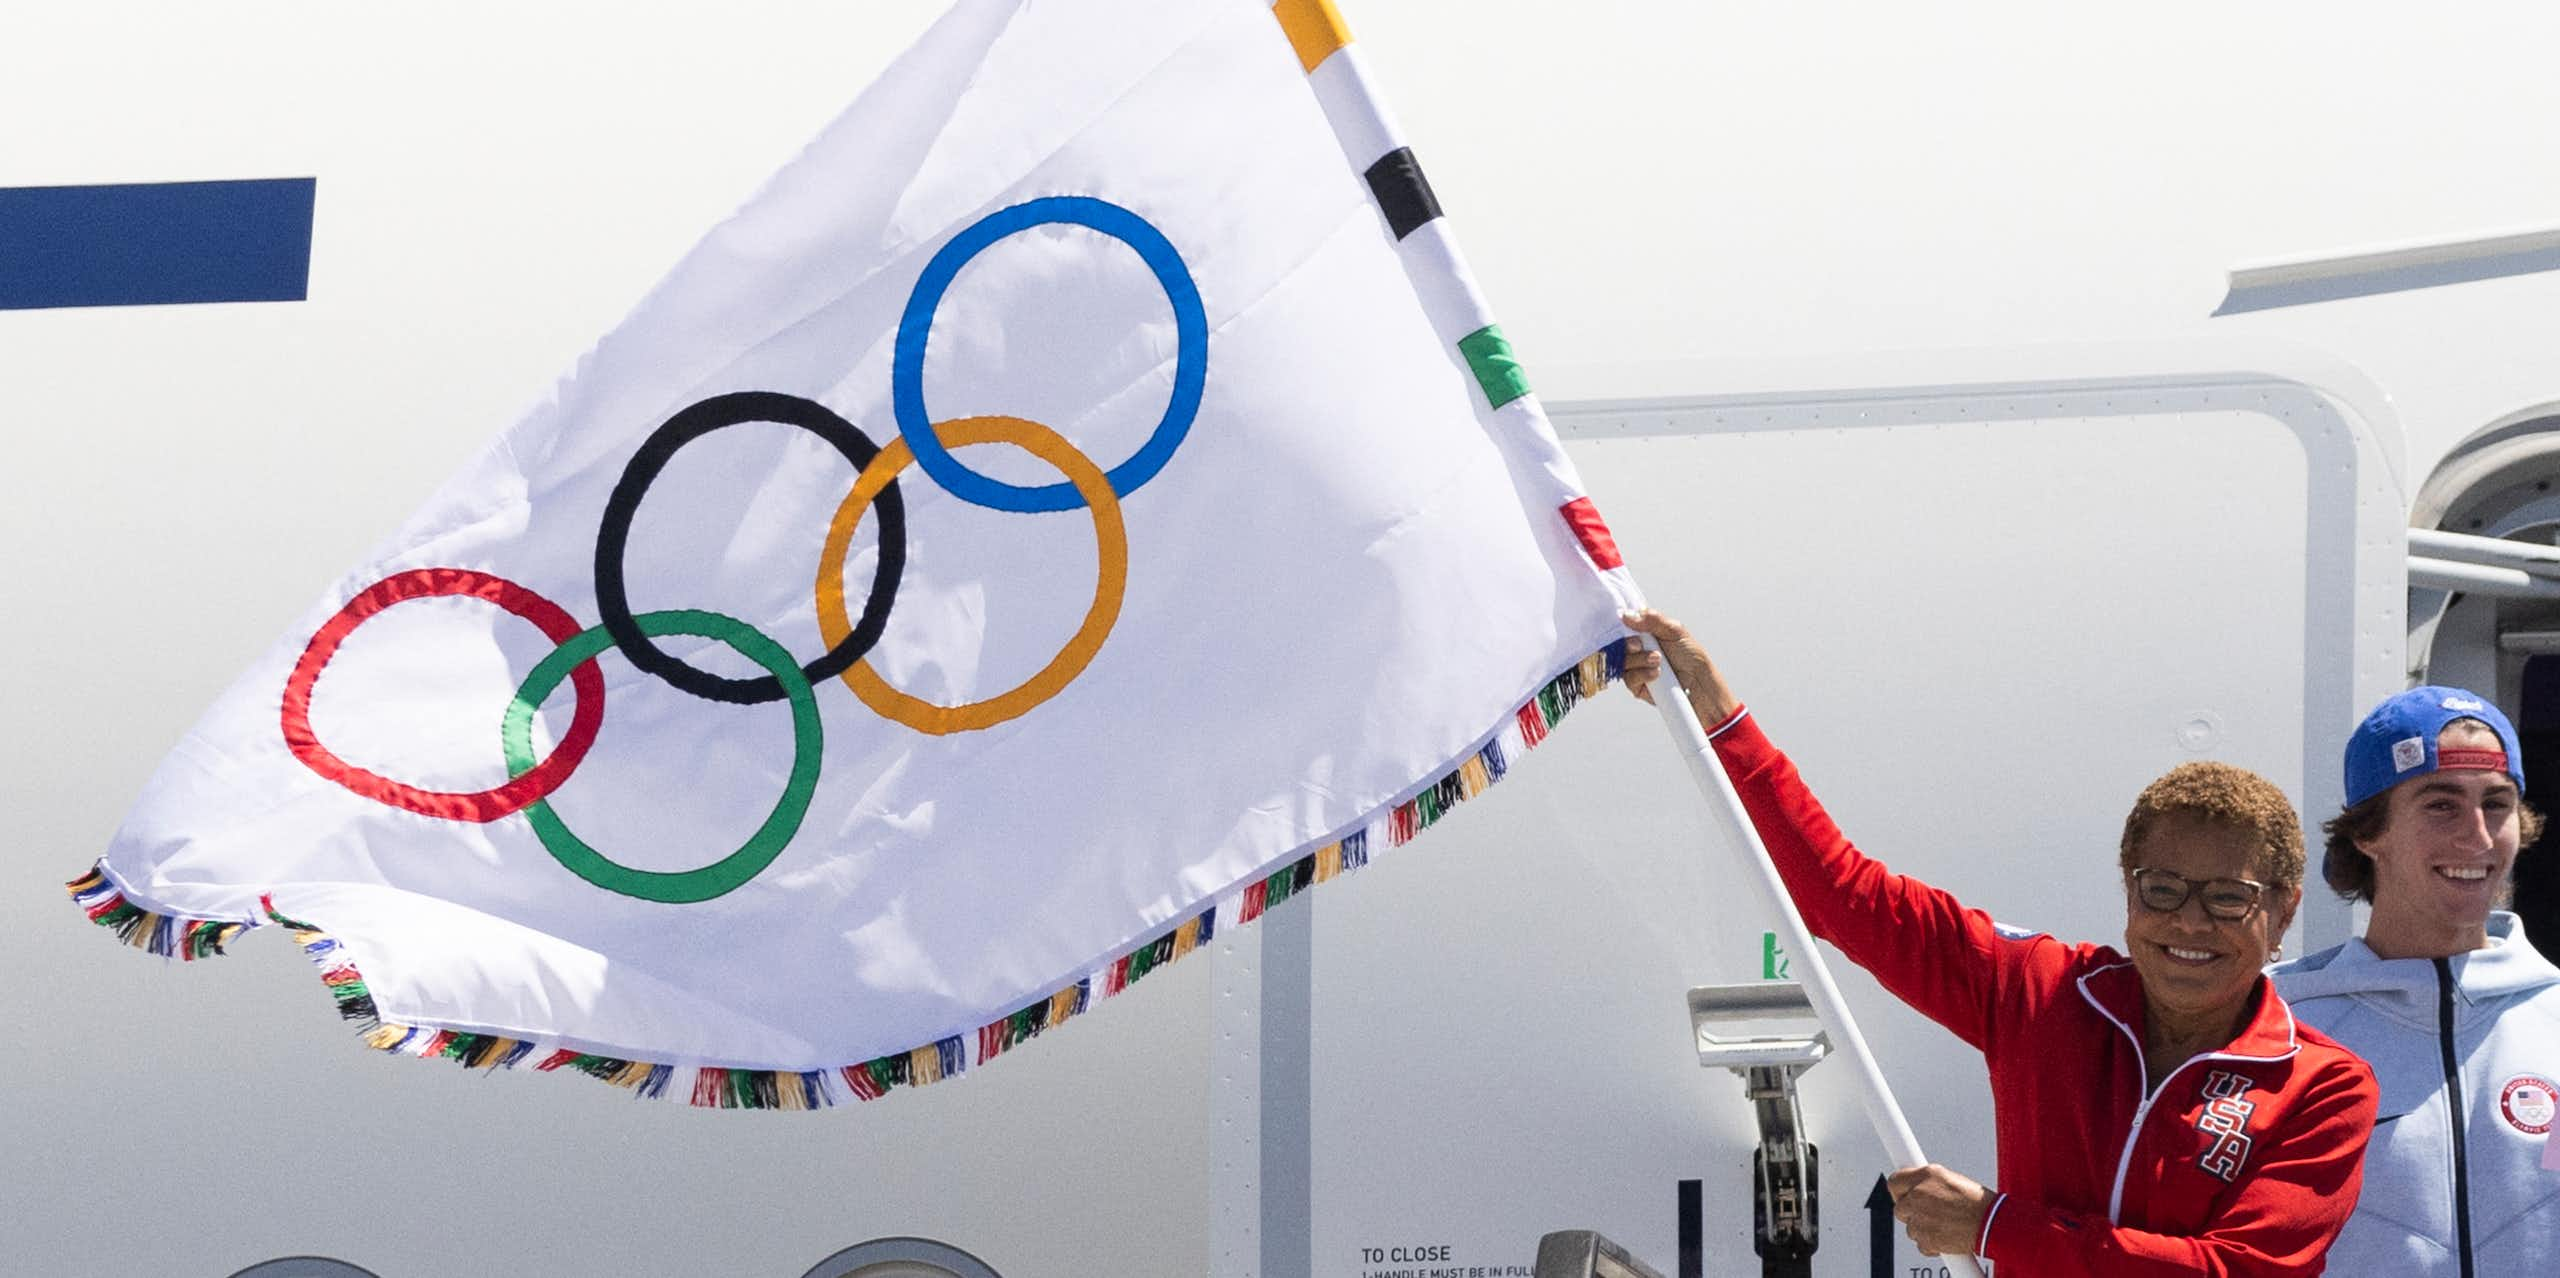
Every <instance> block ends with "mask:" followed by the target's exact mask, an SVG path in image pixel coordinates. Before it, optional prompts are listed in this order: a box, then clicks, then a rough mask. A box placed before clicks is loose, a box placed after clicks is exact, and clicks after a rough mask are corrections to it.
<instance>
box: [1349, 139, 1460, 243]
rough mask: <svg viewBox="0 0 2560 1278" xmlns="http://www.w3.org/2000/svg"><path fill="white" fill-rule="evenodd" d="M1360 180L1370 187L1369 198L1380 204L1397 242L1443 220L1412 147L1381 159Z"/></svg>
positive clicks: (1427, 179) (1387, 154)
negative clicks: (1363, 180)
mask: <svg viewBox="0 0 2560 1278" xmlns="http://www.w3.org/2000/svg"><path fill="white" fill-rule="evenodd" d="M1360 176H1361V177H1362V178H1363V179H1365V180H1366V181H1367V182H1368V183H1369V197H1370V198H1371V199H1374V200H1376V201H1377V202H1378V211H1379V212H1380V213H1383V214H1385V215H1386V218H1387V229H1388V230H1389V231H1391V232H1393V233H1394V234H1395V237H1396V238H1397V239H1399V240H1401V239H1403V238H1404V237H1406V236H1408V235H1411V234H1413V233H1414V232H1415V231H1418V230H1421V229H1422V228H1423V227H1424V226H1426V225H1428V224H1429V223H1430V222H1431V221H1433V220H1434V219H1436V218H1438V217H1439V216H1440V197H1439V196H1437V195H1434V194H1432V191H1431V179H1429V178H1427V177H1424V176H1423V175H1422V162H1421V161H1420V160H1417V159H1415V158H1413V148H1412V147H1409V146H1400V147H1397V148H1396V149H1395V150H1392V151H1389V152H1387V153H1386V154H1385V155H1382V156H1379V157H1378V159H1377V162H1376V163H1374V164H1371V165H1370V166H1369V168H1368V171H1367V172H1364V173H1362V174H1361V175H1360Z"/></svg>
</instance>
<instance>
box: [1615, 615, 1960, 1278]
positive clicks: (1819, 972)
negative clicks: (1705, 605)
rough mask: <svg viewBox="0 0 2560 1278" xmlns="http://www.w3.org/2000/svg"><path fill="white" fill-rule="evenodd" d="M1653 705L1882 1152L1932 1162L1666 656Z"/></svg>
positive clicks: (1952, 1262)
mask: <svg viewBox="0 0 2560 1278" xmlns="http://www.w3.org/2000/svg"><path fill="white" fill-rule="evenodd" d="M1638 638H1640V639H1642V640H1643V642H1644V646H1645V647H1647V648H1650V649H1652V650H1654V651H1656V652H1659V651H1661V648H1660V646H1659V645H1657V644H1656V643H1655V642H1654V641H1653V639H1652V637H1651V636H1649V635H1646V636H1638ZM1653 704H1654V708H1655V709H1658V710H1660V711H1661V712H1662V722H1663V726H1665V727H1667V728H1669V729H1670V730H1671V739H1672V741H1673V743H1674V744H1676V745H1677V746H1678V747H1679V750H1680V755H1681V757H1682V758H1683V759H1686V760H1687V761H1688V764H1689V776H1690V778H1691V779H1692V780H1695V781H1696V782H1697V783H1698V793H1699V796H1700V797H1701V798H1702V799H1704V800H1705V804H1706V809H1707V817H1708V820H1709V821H1711V822H1713V823H1714V824H1715V825H1716V826H1717V827H1718V828H1719V829H1721V830H1722V831H1723V832H1724V834H1725V836H1726V837H1727V838H1728V839H1730V840H1731V841H1732V842H1734V843H1736V844H1739V845H1741V846H1742V847H1745V848H1748V849H1750V855H1749V856H1748V857H1746V858H1744V859H1745V860H1748V861H1749V862H1750V863H1751V867H1750V868H1751V871H1752V874H1751V879H1752V882H1753V883H1755V884H1757V885H1758V886H1759V889H1760V898H1761V901H1762V903H1763V904H1765V905H1767V906H1768V907H1769V909H1770V911H1771V912H1772V913H1775V914H1776V915H1777V916H1778V920H1779V922H1780V924H1781V925H1782V926H1783V928H1784V937H1785V941H1786V945H1787V953H1788V954H1789V955H1790V956H1791V957H1792V960H1793V961H1794V962H1795V963H1796V964H1798V965H1799V967H1801V968H1806V969H1810V970H1809V972H1808V973H1807V979H1806V980H1805V981H1804V982H1803V984H1804V992H1805V998H1806V1000H1807V1001H1808V1002H1811V1003H1812V1004H1813V1012H1814V1015H1816V1016H1818V1017H1820V1018H1822V1023H1823V1025H1824V1026H1825V1027H1827V1028H1828V1029H1829V1030H1830V1031H1831V1039H1832V1046H1833V1047H1834V1048H1835V1049H1837V1053H1838V1054H1839V1055H1842V1056H1846V1057H1847V1058H1848V1061H1849V1067H1850V1070H1851V1072H1852V1073H1854V1074H1856V1075H1857V1082H1858V1099H1859V1100H1860V1101H1862V1102H1864V1103H1865V1104H1866V1107H1867V1121H1868V1122H1870V1123H1873V1124H1874V1125H1875V1129H1876V1135H1877V1137H1878V1138H1880V1139H1882V1140H1883V1141H1884V1150H1885V1153H1886V1155H1887V1156H1889V1157H1891V1158H1892V1159H1893V1163H1894V1166H1895V1167H1896V1168H1902V1167H1917V1166H1919V1165H1921V1164H1923V1163H1926V1162H1928V1161H1929V1156H1928V1155H1926V1154H1924V1153H1922V1152H1920V1138H1919V1137H1918V1136H1916V1135H1913V1134H1912V1131H1911V1124H1910V1122H1909V1121H1908V1120H1906V1119H1905V1118H1903V1116H1902V1106H1901V1105H1899V1104H1897V1103H1895V1101H1894V1099H1893V1089H1892V1088H1891V1087H1889V1086H1887V1085H1886V1084H1885V1081H1884V1069H1883V1067H1882V1066H1879V1065H1878V1064H1876V1055H1875V1052H1874V1051H1873V1050H1872V1049H1870V1048H1869V1047H1868V1046H1867V1039H1866V1036H1865V1035H1863V1034H1860V1033H1859V1032H1858V1021H1857V1018H1856V1017H1854V1016H1851V1015H1850V1014H1849V1005H1848V1004H1847V1003H1845V1002H1842V1001H1841V999H1840V987H1839V986H1838V985H1836V984H1834V983H1833V982H1832V980H1831V966H1830V964H1828V963H1826V962H1824V961H1823V958H1822V952H1821V951H1820V950H1817V949H1815V948H1814V944H1813V933H1812V932H1810V931H1808V930H1806V928H1805V925H1804V915H1802V914H1801V913H1798V912H1797V910H1796V903H1795V901H1794V899H1793V898H1791V897H1789V896H1788V895H1787V885H1786V883H1785V882H1784V881H1782V880H1781V879H1779V878H1778V867H1777V864H1776V863H1775V862H1773V861H1771V860H1770V859H1769V849H1768V846H1767V845H1765V844H1763V843H1762V842H1761V841H1760V832H1759V831H1758V830H1756V829H1754V828H1752V825H1751V817H1750V815H1749V814H1748V813H1746V812H1744V811H1743V809H1742V796H1741V795H1739V794H1737V793H1735V792H1734V789H1733V780H1732V778H1730V777H1727V776H1726V775H1725V773H1724V763H1723V761H1722V760H1719V759H1717V758H1716V748H1715V746H1714V745H1713V744H1712V743H1710V742H1709V741H1708V740H1707V730H1706V728H1705V727H1704V726H1702V725H1701V724H1699V722H1698V712H1697V710H1696V709H1695V708H1693V707H1692V706H1691V705H1690V704H1689V694H1688V692H1687V690H1686V689H1683V688H1682V687H1681V686H1680V681H1679V679H1678V677H1677V676H1675V675H1673V674H1672V673H1671V663H1670V662H1669V661H1668V660H1666V661H1664V662H1663V663H1662V674H1661V676H1660V677H1659V678H1658V679H1657V680H1656V681H1655V682H1654V685H1653ZM1939 1259H1940V1260H1942V1261H1944V1262H1945V1263H1946V1266H1947V1268H1948V1269H1949V1270H1952V1271H1953V1272H1955V1273H1957V1274H1960V1275H1963V1276H1964V1278H1982V1267H1981V1266H1980V1265H1978V1264H1976V1263H1975V1261H1974V1257H1973V1256H1972V1254H1971V1253H1965V1254H1961V1255H1950V1256H1941V1257H1939Z"/></svg>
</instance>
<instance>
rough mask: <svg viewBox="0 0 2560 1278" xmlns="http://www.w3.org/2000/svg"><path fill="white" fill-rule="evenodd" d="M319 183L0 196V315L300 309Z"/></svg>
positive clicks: (45, 190) (20, 190)
mask: <svg viewBox="0 0 2560 1278" xmlns="http://www.w3.org/2000/svg"><path fill="white" fill-rule="evenodd" d="M318 185H319V179H317V178H257V179H249V180H244V181H231V182H152V183H139V184H129V185H119V186H21V187H0V310H31V309H38V308H45V307H60V306H154V305H168V304H173V303H186V302H299V301H301V300H302V299H303V298H304V296H305V295H306V292H307V289H308V287H309V285H310V281H311V206H312V200H313V196H314V193H315V191H316V189H317V187H318Z"/></svg>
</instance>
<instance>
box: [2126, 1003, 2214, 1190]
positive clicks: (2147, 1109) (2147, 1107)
mask: <svg viewBox="0 0 2560 1278" xmlns="http://www.w3.org/2000/svg"><path fill="white" fill-rule="evenodd" d="M2116 1028H2117V1029H2122V1030H2124V1031H2125V1033H2126V1035H2128V1036H2130V1035H2131V1034H2132V1033H2133V1031H2132V1030H2130V1029H2126V1028H2125V1024H2124V1022H2122V1021H2117V1022H2116ZM2133 1050H2134V1055H2135V1056H2136V1058H2139V1057H2140V1056H2141V1053H2142V1044H2140V1043H2139V1042H2137V1043H2135V1044H2134V1045H2133ZM2203 1059H2205V1058H2204V1057H2202V1056H2190V1057H2188V1058H2187V1059H2186V1060H2184V1061H2181V1062H2179V1064H2178V1068H2176V1069H2173V1070H2170V1071H2169V1074H2168V1077H2166V1078H2163V1079H2161V1080H2160V1085H2159V1086H2158V1087H2155V1088H2152V1089H2151V1094H2150V1095H2148V1096H2145V1097H2143V1098H2142V1103H2141V1104H2139V1105H2136V1106H2134V1107H2133V1124H2132V1126H2130V1127H2128V1128H2127V1129H2126V1130H2125V1134H2124V1152H2122V1153H2120V1154H2117V1155H2116V1187H2115V1188H2114V1189H2112V1190H2110V1191H2108V1193H2107V1223H2108V1224H2110V1225H2120V1224H2122V1223H2124V1222H2123V1221H2122V1220H2119V1219H2118V1217H2119V1216H2120V1215H2122V1214H2123V1211H2124V1178H2125V1173H2127V1172H2129V1171H2131V1170H2133V1147H2134V1146H2136V1145H2139V1144H2141V1143H2142V1120H2144V1119H2146V1118H2149V1117H2151V1106H2152V1104H2153V1102H2155V1101H2158V1100H2159V1099H2160V1095H2161V1093H2163V1092H2166V1091H2168V1090H2169V1083H2170V1081H2171V1080H2172V1079H2175V1078H2176V1077H2177V1076H2178V1075H2180V1074H2182V1073H2184V1072H2185V1071H2186V1068H2187V1066H2189V1065H2193V1064H2195V1063H2196V1062H2197V1061H2200V1060H2203ZM2145 1072H2146V1073H2147V1072H2149V1071H2148V1069H2147V1068H2146V1070H2145Z"/></svg>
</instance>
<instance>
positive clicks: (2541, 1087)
mask: <svg viewBox="0 0 2560 1278" xmlns="http://www.w3.org/2000/svg"><path fill="white" fill-rule="evenodd" d="M2555 1112H2560V1087H2554V1086H2552V1085H2551V1080H2550V1079H2547V1078H2544V1077H2542V1076H2541V1075H2539V1074H2518V1075H2516V1076H2515V1077H2513V1078H2510V1079H2508V1080H2507V1085H2506V1086H2504V1087H2502V1088H2499V1089H2498V1116H2499V1117H2501V1118H2504V1119H2506V1120H2507V1126H2509V1127H2512V1128H2515V1129H2516V1130H2517V1131H2520V1132H2523V1133H2524V1134H2525V1135H2527V1136H2540V1135H2543V1134H2545V1133H2547V1132H2549V1131H2550V1130H2551V1120H2552V1117H2553V1115H2554V1114H2555Z"/></svg>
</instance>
